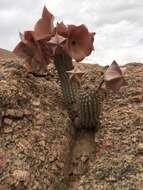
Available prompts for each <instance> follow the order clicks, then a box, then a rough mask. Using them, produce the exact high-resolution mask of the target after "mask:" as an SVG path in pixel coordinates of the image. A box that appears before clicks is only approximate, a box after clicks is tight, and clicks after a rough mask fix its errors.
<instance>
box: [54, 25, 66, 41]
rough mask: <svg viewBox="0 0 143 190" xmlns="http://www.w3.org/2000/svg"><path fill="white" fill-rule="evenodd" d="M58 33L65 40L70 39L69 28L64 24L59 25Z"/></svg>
mask: <svg viewBox="0 0 143 190" xmlns="http://www.w3.org/2000/svg"><path fill="white" fill-rule="evenodd" d="M56 32H57V33H58V34H59V35H61V36H63V37H65V38H67V37H68V28H67V27H66V25H65V24H64V23H63V22H60V23H57V26H56Z"/></svg>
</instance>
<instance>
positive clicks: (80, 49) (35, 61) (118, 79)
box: [13, 7, 125, 128]
mask: <svg viewBox="0 0 143 190" xmlns="http://www.w3.org/2000/svg"><path fill="white" fill-rule="evenodd" d="M53 20H54V16H53V15H52V14H51V13H50V12H49V11H48V10H47V8H46V7H44V9H43V14H42V17H41V18H40V19H39V20H38V22H37V23H36V25H35V27H34V30H33V31H25V32H24V34H21V33H20V38H21V41H20V42H19V43H18V45H17V46H16V47H15V49H14V50H13V52H14V53H15V54H17V55H18V56H20V57H22V58H23V59H24V60H25V63H26V66H27V69H28V71H29V72H32V73H37V72H40V73H43V72H44V73H45V72H46V70H47V65H48V64H50V63H51V60H52V61H53V63H54V64H55V67H56V69H57V71H58V75H59V79H60V83H61V88H62V91H63V95H64V99H65V103H66V106H67V109H68V112H69V116H70V118H71V120H72V122H73V124H74V126H75V127H77V128H79V127H83V128H95V127H97V126H99V124H100V112H101V107H102V101H103V98H104V96H105V94H106V93H105V92H106V89H108V88H109V89H112V90H119V89H120V87H121V86H123V85H125V80H124V78H123V75H122V71H121V69H120V67H119V66H118V64H117V63H116V62H115V61H114V62H113V63H112V64H111V66H110V67H108V68H107V70H106V71H105V72H103V71H102V72H101V71H97V72H96V73H95V74H94V80H93V81H94V82H93V83H92V84H91V83H89V82H87V81H86V80H84V79H85V78H86V77H85V76H86V74H85V75H84V72H83V71H80V70H78V69H76V67H74V65H73V62H72V59H75V60H76V61H81V60H83V59H84V58H85V57H86V56H89V55H90V53H91V52H92V50H94V47H93V42H94V35H95V32H89V31H88V29H87V27H86V26H85V25H80V26H75V25H67V26H66V25H65V24H64V23H63V22H60V23H57V24H56V26H54V23H53ZM88 79H90V73H88ZM103 84H104V87H105V88H104V89H103Z"/></svg>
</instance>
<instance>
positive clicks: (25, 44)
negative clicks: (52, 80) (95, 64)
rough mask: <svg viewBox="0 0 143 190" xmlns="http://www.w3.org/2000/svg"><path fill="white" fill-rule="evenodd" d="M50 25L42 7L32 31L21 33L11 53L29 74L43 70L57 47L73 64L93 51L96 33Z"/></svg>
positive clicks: (51, 23) (80, 27)
mask: <svg viewBox="0 0 143 190" xmlns="http://www.w3.org/2000/svg"><path fill="white" fill-rule="evenodd" d="M53 21H54V16H53V15H52V14H51V13H50V12H49V11H48V10H47V8H46V7H44V9H43V13H42V17H41V18H40V19H39V20H38V22H37V23H36V24H35V27H34V30H33V31H25V32H24V33H23V34H21V33H20V38H21V41H20V42H19V43H18V45H17V46H16V47H15V49H14V51H13V52H14V53H15V54H17V55H18V56H20V57H22V58H24V59H25V61H26V62H27V63H28V65H29V67H31V68H30V69H31V70H35V68H36V66H38V67H39V68H40V69H41V68H46V66H47V64H49V63H50V60H51V59H52V58H53V57H54V56H55V53H56V51H57V49H58V47H62V48H63V49H64V51H65V52H66V53H67V54H68V55H69V56H70V57H71V58H73V59H75V60H76V61H81V60H83V59H84V58H85V57H86V56H88V55H90V53H91V52H92V50H94V47H93V42H94V35H95V33H90V32H89V31H88V29H87V28H86V26H85V25H80V26H75V25H67V26H66V25H65V24H64V23H63V22H60V23H57V24H56V26H54V22H53ZM32 67H33V68H32Z"/></svg>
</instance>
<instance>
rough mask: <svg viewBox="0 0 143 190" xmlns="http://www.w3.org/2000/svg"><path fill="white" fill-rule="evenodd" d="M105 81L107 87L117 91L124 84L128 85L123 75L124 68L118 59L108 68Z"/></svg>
mask: <svg viewBox="0 0 143 190" xmlns="http://www.w3.org/2000/svg"><path fill="white" fill-rule="evenodd" d="M104 81H105V85H106V87H107V88H109V89H112V90H114V91H117V90H119V89H120V88H121V87H122V86H125V85H127V82H126V81H125V79H124V77H123V74H122V70H121V69H120V67H119V65H118V64H117V62H116V61H113V62H112V64H111V65H110V66H109V67H108V69H107V70H106V72H105V74H104Z"/></svg>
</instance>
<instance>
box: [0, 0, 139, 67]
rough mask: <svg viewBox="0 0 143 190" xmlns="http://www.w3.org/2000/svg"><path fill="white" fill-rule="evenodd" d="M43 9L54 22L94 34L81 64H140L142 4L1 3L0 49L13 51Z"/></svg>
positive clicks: (86, 0)
mask: <svg viewBox="0 0 143 190" xmlns="http://www.w3.org/2000/svg"><path fill="white" fill-rule="evenodd" d="M44 5H46V7H47V8H48V10H49V11H50V12H51V13H53V15H54V16H55V21H62V20H63V21H64V23H65V24H76V25H79V24H85V25H86V26H87V27H88V29H89V31H91V32H96V35H95V42H94V46H95V51H94V52H93V53H92V55H90V56H89V57H88V58H86V59H85V60H83V62H88V63H98V64H101V65H107V64H111V62H112V61H113V60H116V61H117V62H118V63H119V64H125V63H128V62H142V63H143V0H114V1H111V0H0V48H5V49H9V50H12V49H13V48H14V47H15V46H16V44H17V43H18V41H19V32H23V31H24V30H32V29H33V27H34V24H35V22H36V21H37V20H38V19H39V18H40V17H41V14H42V9H43V6H44Z"/></svg>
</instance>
